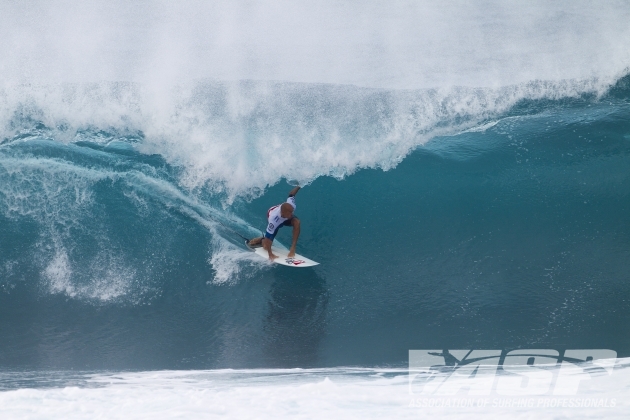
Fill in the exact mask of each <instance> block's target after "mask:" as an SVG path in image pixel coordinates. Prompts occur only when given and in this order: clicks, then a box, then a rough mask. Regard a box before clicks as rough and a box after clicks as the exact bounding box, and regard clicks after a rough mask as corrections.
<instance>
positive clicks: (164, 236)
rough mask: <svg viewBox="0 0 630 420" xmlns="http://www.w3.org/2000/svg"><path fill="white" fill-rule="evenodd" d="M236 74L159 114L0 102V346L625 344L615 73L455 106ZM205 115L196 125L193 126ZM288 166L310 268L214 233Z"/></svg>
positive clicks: (353, 355) (137, 352)
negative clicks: (168, 118) (280, 263)
mask: <svg viewBox="0 0 630 420" xmlns="http://www.w3.org/2000/svg"><path fill="white" fill-rule="evenodd" d="M235 86H237V87H238V88H239V89H242V91H241V94H242V92H246V93H247V92H249V94H251V95H252V97H253V99H252V101H253V102H254V103H255V105H254V106H252V107H250V108H248V111H247V112H244V111H243V112H241V113H240V114H238V115H234V114H230V110H229V97H230V88H226V87H225V85H223V84H217V83H205V84H201V85H198V86H197V87H196V88H195V89H196V90H194V92H193V94H192V96H191V97H190V101H189V102H188V103H182V105H181V107H180V111H181V112H180V113H179V114H177V116H176V117H173V118H175V120H176V121H175V123H173V125H171V126H169V127H168V130H166V129H160V130H156V129H155V128H153V129H152V128H151V126H147V125H146V124H145V123H144V122H142V121H140V119H139V118H140V117H138V115H137V114H134V113H130V114H128V115H127V114H125V113H126V112H128V111H124V112H123V116H124V115H127V118H126V119H125V118H122V119H121V120H117V121H118V122H117V123H116V124H102V125H98V124H96V125H94V124H86V123H83V124H79V125H77V124H75V123H74V122H73V120H72V119H71V118H70V117H68V116H66V117H64V118H65V119H64V118H57V119H55V118H51V117H50V116H49V115H48V114H47V113H46V112H47V111H46V108H42V106H41V104H40V105H37V101H35V105H33V104H31V105H28V104H27V105H24V106H22V107H20V108H16V109H13V111H14V112H13V114H12V115H11V116H10V118H9V119H8V121H9V123H8V127H9V128H8V129H6V130H5V137H4V138H3V140H2V143H1V145H0V336H1V337H2V343H1V344H0V366H2V368H4V369H11V370H13V369H83V370H86V369H87V370H98V369H114V370H116V369H134V370H140V369H212V368H252V367H255V368H260V367H263V368H287V367H334V366H395V367H404V366H406V363H407V357H408V353H407V352H408V350H409V349H428V348H477V349H484V348H501V349H510V348H553V349H566V348H608V349H613V350H616V351H617V352H618V354H619V357H625V356H628V355H629V354H630V339H629V338H628V335H627V334H626V332H627V331H628V330H629V329H630V317H628V313H629V311H628V309H629V308H630V306H629V305H630V302H629V297H628V296H630V294H629V292H630V285H629V284H630V283H629V281H628V280H629V278H628V273H629V271H628V267H629V266H628V261H630V218H629V217H628V211H629V210H630V118H629V115H630V112H629V111H630V102H629V101H630V91H629V90H628V77H627V76H626V77H623V78H621V79H618V80H617V81H616V82H615V84H614V85H613V86H612V88H610V89H608V90H605V91H604V93H598V92H596V91H592V90H588V89H586V90H585V91H584V92H582V93H579V94H565V93H563V92H564V91H563V90H562V89H563V88H562V87H558V86H551V87H546V88H545V89H546V90H545V92H546V93H544V94H538V93H536V94H531V93H530V94H527V95H524V96H523V97H522V98H520V99H518V98H517V100H514V101H513V103H509V101H508V102H506V105H501V104H499V105H497V103H499V102H501V101H498V100H497V101H495V102H493V104H494V105H492V106H489V105H488V104H486V105H485V106H482V107H481V108H480V110H477V109H476V108H470V107H469V108H468V110H467V111H465V112H462V111H461V110H459V111H457V110H456V108H452V109H450V108H449V105H448V103H447V102H448V101H447V100H446V99H444V98H442V99H441V100H443V101H446V102H443V106H444V107H445V108H444V109H443V110H439V109H437V110H436V109H434V110H433V111H432V114H431V118H428V117H426V115H425V114H421V111H422V112H426V109H427V107H428V106H429V104H432V106H433V105H435V104H438V103H440V101H439V100H437V99H435V97H434V96H435V95H438V93H436V91H427V90H415V91H405V92H404V93H401V92H400V91H388V90H370V89H364V88H354V87H343V86H342V87H339V86H335V85H311V84H299V83H298V84H282V83H278V84H276V85H272V86H271V87H270V88H269V89H271V93H270V92H269V91H266V92H265V93H260V92H259V90H257V89H262V88H261V87H260V85H257V84H256V83H254V82H247V83H245V84H241V85H239V84H236V85H235ZM239 86H240V87H239ZM55 89H57V88H55ZM60 89H61V88H60ZM64 89H67V87H66V88H64ZM99 89H101V90H104V91H106V92H109V94H111V95H113V96H112V97H116V92H118V93H117V94H118V95H119V96H121V95H122V96H124V95H123V94H127V95H131V96H132V97H133V94H134V93H133V92H134V89H135V88H133V89H132V88H130V87H129V86H127V85H106V86H105V87H103V86H102V85H101V86H100V87H99ZM62 91H63V89H62ZM64 92H66V93H67V91H64ZM112 92H113V93H112ZM120 92H122V93H120ZM252 92H253V93H252ZM492 92H494V93H492ZM496 92H497V91H492V90H477V91H476V90H469V91H466V92H464V93H462V92H459V93H453V94H452V96H451V100H454V99H453V98H460V100H462V101H464V99H465V98H470V97H476V98H477V99H478V100H479V98H482V99H483V98H485V99H484V100H489V99H488V98H491V97H492V95H497V96H501V95H500V92H499V93H496ZM256 95H258V96H256ZM471 95H472V96H471ZM239 97H240V98H243V96H239ZM226 98H227V99H226ZM462 98H464V99H462ZM108 100H110V101H114V99H111V97H109V99H108ZM114 102H115V101H114ZM131 102H133V101H131ZM116 103H120V102H116ZM191 104H192V105H191ZM38 106H39V108H38ZM125 109H126V108H125ZM193 114H194V115H193ZM68 115H70V114H68ZM199 115H205V120H202V121H199V120H194V118H197V117H198V116H199ZM423 115H424V116H423ZM427 115H428V114H427ZM177 118H179V120H177ZM183 120H186V121H187V124H188V125H186V126H185V128H186V130H187V131H182V129H181V127H180V125H179V123H181V121H183ZM64 121H65V122H64ZM139 121H140V122H139ZM178 121H179V122H178ZM178 127H180V128H178ZM191 127H192V128H191ZM202 128H203V129H204V130H206V131H204V133H206V134H207V135H209V136H210V138H214V139H215V140H216V142H215V143H212V142H211V143H209V145H205V144H204V143H203V141H202V140H196V139H197V138H198V136H199V133H198V130H200V129H202ZM208 133H209V134H208ZM178 136H179V137H178ZM196 136H197V137H196ZM212 136H215V137H212ZM292 136H294V137H292ZM384 169H385V170H384ZM250 178H251V181H250ZM285 178H297V179H299V180H300V181H301V182H302V183H303V184H304V185H305V186H304V188H303V189H302V190H301V191H300V193H299V194H298V196H297V203H298V208H297V212H296V214H297V215H298V216H299V217H300V219H301V220H302V233H301V236H300V240H299V243H298V252H300V253H302V254H304V255H306V256H308V257H309V258H312V259H314V260H316V261H318V262H320V263H321V265H319V266H317V267H315V268H313V269H303V270H299V269H291V268H286V267H277V266H271V265H269V264H266V263H265V262H264V261H262V260H258V259H256V257H255V256H253V255H252V254H251V253H249V252H248V251H247V250H246V249H245V248H244V246H242V243H241V242H242V241H241V239H240V238H239V237H238V236H236V235H235V234H234V232H238V233H240V234H242V235H245V236H253V235H256V233H257V232H259V231H260V230H261V229H263V228H264V226H265V219H264V216H265V213H266V210H267V209H268V208H269V207H271V206H272V205H275V204H278V203H279V202H281V201H283V200H284V198H285V196H286V194H287V192H288V191H289V190H290V189H291V187H290V186H289V185H288V184H287V183H285V182H284V179H285ZM290 233H291V232H290V230H289V229H286V228H285V229H284V230H282V231H281V232H280V234H279V236H278V240H279V241H281V242H283V243H284V244H288V243H289V242H290Z"/></svg>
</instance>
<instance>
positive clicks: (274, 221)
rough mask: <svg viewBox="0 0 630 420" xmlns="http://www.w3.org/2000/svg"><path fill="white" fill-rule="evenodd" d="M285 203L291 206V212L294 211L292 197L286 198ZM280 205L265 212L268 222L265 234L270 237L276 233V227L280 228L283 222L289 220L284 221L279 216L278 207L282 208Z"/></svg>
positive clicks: (293, 199)
mask: <svg viewBox="0 0 630 420" xmlns="http://www.w3.org/2000/svg"><path fill="white" fill-rule="evenodd" d="M286 202H287V203H289V204H291V206H293V210H295V208H296V205H295V197H294V196H290V197H289V198H287V201H286ZM282 204H284V203H282ZM282 204H278V205H277V206H273V207H272V208H270V209H269V210H268V211H267V221H268V222H269V223H268V224H267V233H269V234H270V235H273V234H274V233H276V231H277V230H278V227H280V226H281V225H282V224H283V223H284V222H286V221H287V220H289V219H285V218H284V217H282V216H281V215H280V207H281V206H282Z"/></svg>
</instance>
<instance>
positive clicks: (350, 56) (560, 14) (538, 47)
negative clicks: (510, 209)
mask: <svg viewBox="0 0 630 420" xmlns="http://www.w3.org/2000/svg"><path fill="white" fill-rule="evenodd" d="M629 20H630V6H629V5H628V4H627V2H622V1H611V2H607V3H605V4H600V3H598V4H594V3H592V2H586V1H560V2H551V3H550V2H540V1H534V2H527V3H523V2H519V1H511V2H505V1H483V2H474V3H465V4H464V3H461V2H455V1H453V2H441V3H440V4H439V5H438V4H436V3H434V2H409V1H395V2H388V3H387V5H385V4H384V3H380V2H368V3H362V4H350V3H343V2H342V3H339V2H334V1H323V2H316V3H312V2H306V1H304V2H281V3H278V2H275V1H263V2H256V3H250V2H200V1H188V2H178V3H177V6H175V5H173V4H171V3H169V2H158V3H155V2H152V3H151V5H150V7H148V5H146V4H143V2H140V3H138V2H134V3H133V4H128V3H127V2H122V1H96V2H90V3H89V5H88V4H85V5H81V6H76V5H73V6H72V7H68V4H67V2H66V1H64V0H56V1H39V2H30V3H28V4H27V5H23V4H18V3H15V4H13V3H3V4H2V5H0V28H1V29H0V36H2V39H3V43H2V44H1V45H0V57H1V58H0V71H1V74H2V75H3V78H2V82H1V83H2V84H1V85H0V130H1V131H2V133H1V135H0V137H6V138H11V137H12V136H13V135H14V134H15V131H16V126H17V127H18V129H19V127H20V125H21V124H25V121H27V122H28V121H31V120H35V121H41V122H43V123H44V124H45V125H46V126H48V127H50V128H55V127H59V130H57V131H56V132H55V133H54V138H55V139H57V140H65V141H73V140H76V139H77V130H81V129H84V128H86V127H96V128H101V129H110V128H113V129H115V130H117V131H119V132H125V131H131V132H136V133H137V132H142V133H144V135H145V137H144V141H143V142H142V144H141V145H140V146H139V147H140V150H142V151H144V152H146V153H158V154H160V155H162V156H163V157H165V158H166V159H167V160H168V161H169V162H170V163H172V164H175V165H178V166H181V167H182V168H184V169H185V171H184V172H183V174H182V177H181V180H180V181H181V184H182V185H184V186H186V187H188V188H191V189H195V188H197V187H199V186H202V185H208V186H210V187H212V188H213V189H214V190H215V191H223V192H226V193H227V196H228V202H231V201H232V200H233V199H234V198H235V197H237V196H245V197H252V196H256V195H258V194H260V193H261V191H264V189H265V188H266V187H267V186H269V185H273V184H275V183H276V182H278V181H279V180H280V179H282V178H283V177H285V178H292V179H297V180H299V181H300V182H302V183H303V184H305V183H308V182H309V181H311V180H313V179H314V178H316V177H318V176H321V175H331V176H336V177H343V176H345V175H347V174H351V173H353V172H354V171H356V170H357V169H359V168H368V167H371V168H374V167H379V168H383V169H389V168H392V167H394V166H395V165H396V164H397V163H398V162H400V160H401V159H402V158H404V156H405V155H407V154H408V153H409V152H410V151H411V150H413V149H414V148H415V147H417V146H419V145H421V144H423V143H424V142H426V141H427V140H428V139H429V138H431V137H432V136H435V135H436V134H441V133H446V134H448V133H453V132H457V131H458V130H462V129H466V128H470V127H473V126H475V125H476V124H477V123H479V122H483V121H485V120H487V119H488V118H493V117H495V116H496V115H497V114H500V113H501V112H503V111H505V110H506V109H509V108H510V107H511V106H513V105H514V104H515V103H517V102H518V101H519V100H522V99H539V98H551V99H556V98H560V97H567V96H569V97H571V96H573V97H574V96H577V95H580V94H582V93H585V92H587V93H595V94H601V93H603V92H604V91H605V90H606V89H607V88H608V87H609V86H610V84H611V83H614V81H615V80H617V79H618V78H619V77H621V76H622V75H624V74H626V73H627V71H628V68H629V66H630V52H629V51H630V48H629V47H630V27H629V26H628V25H627V22H628V21H629ZM243 80H250V82H244V81H243ZM271 80H274V81H281V82H269V81H271ZM287 82H293V84H291V83H287ZM322 83H326V84H329V85H322ZM343 85H345V86H343ZM348 85H354V86H360V87H362V88H359V87H352V86H348ZM457 86H459V87H457ZM364 88H372V89H371V90H370V89H364ZM382 89H386V90H382ZM91 140H92V141H95V140H97V139H96V138H95V137H93V138H91ZM103 140H104V141H105V142H109V141H110V140H111V138H107V139H103Z"/></svg>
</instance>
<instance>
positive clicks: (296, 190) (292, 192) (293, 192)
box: [289, 185, 302, 197]
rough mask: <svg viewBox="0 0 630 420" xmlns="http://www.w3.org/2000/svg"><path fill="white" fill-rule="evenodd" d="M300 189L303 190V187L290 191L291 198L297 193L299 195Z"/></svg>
mask: <svg viewBox="0 0 630 420" xmlns="http://www.w3.org/2000/svg"><path fill="white" fill-rule="evenodd" d="M300 188H302V187H300V186H299V185H298V186H297V187H295V188H293V189H292V190H291V191H289V197H292V196H294V195H295V194H297V193H298V191H300Z"/></svg>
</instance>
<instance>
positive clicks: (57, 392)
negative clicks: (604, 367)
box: [0, 362, 630, 419]
mask: <svg viewBox="0 0 630 420" xmlns="http://www.w3.org/2000/svg"><path fill="white" fill-rule="evenodd" d="M626 364H627V362H626ZM458 381H460V382H461V385H462V386H463V387H464V389H465V386H466V383H467V382H468V381H470V379H469V378H464V377H461V378H459V379H458ZM582 383H583V384H585V385H587V386H584V387H580V390H579V392H578V393H577V394H576V395H571V396H566V397H564V396H563V397H561V398H559V397H554V396H532V397H529V398H528V397H519V398H509V397H501V396H499V395H489V396H486V397H479V396H476V397H474V396H473V397H471V396H469V395H468V394H467V393H466V392H465V391H464V392H463V393H462V394H461V395H459V394H458V395H456V396H453V397H430V396H422V395H414V394H411V393H410V388H409V386H408V376H407V371H406V370H405V369H362V368H328V369H268V370H216V371H154V372H138V373H128V372H120V373H108V374H97V375H89V376H88V378H87V385H89V386H87V387H81V388H78V387H66V388H60V389H19V390H13V391H5V392H0V414H1V415H3V417H6V418H11V419H26V418H28V419H40V418H41V419H44V418H45V419H57V418H59V419H61V418H63V419H88V418H98V417H103V418H108V419H119V418H120V419H136V418H152V419H162V418H164V419H167V418H168V419H171V418H187V419H209V418H218V417H225V418H260V419H278V418H297V419H307V418H308V419H312V418H344V419H372V418H375V419H377V418H378V419H381V418H410V419H411V418H413V419H415V418H418V417H419V416H420V417H430V418H446V419H469V418H491V419H495V418H496V419H504V418H537V419H552V418H559V417H562V418H574V417H575V418H593V419H595V418H602V417H603V418H614V419H625V418H627V417H628V416H629V415H630V404H629V403H628V393H629V392H630V374H629V371H628V369H627V368H625V369H618V370H615V371H614V373H613V374H612V375H602V376H596V377H594V378H592V379H591V380H590V381H587V382H582ZM95 385H96V386H98V387H93V386H95ZM528 404H531V406H530V407H528V406H527V405H528ZM571 404H572V405H573V407H570V405H571ZM577 405H582V407H579V406H577Z"/></svg>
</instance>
